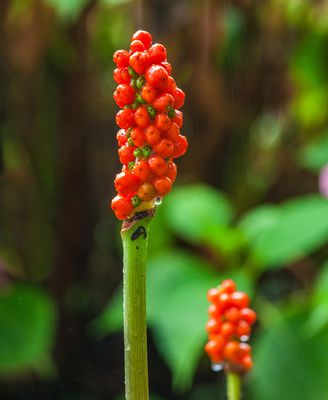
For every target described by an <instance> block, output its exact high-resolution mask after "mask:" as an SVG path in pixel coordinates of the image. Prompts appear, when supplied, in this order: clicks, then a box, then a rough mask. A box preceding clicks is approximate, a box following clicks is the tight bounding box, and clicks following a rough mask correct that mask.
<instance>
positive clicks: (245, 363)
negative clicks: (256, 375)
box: [240, 356, 253, 372]
mask: <svg viewBox="0 0 328 400" xmlns="http://www.w3.org/2000/svg"><path fill="white" fill-rule="evenodd" d="M240 363H241V365H242V367H243V369H244V371H245V372H247V371H249V370H251V369H252V368H253V360H252V357H251V356H245V357H244V358H243V359H242V360H241V362H240Z"/></svg>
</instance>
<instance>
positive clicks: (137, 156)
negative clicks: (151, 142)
mask: <svg viewBox="0 0 328 400" xmlns="http://www.w3.org/2000/svg"><path fill="white" fill-rule="evenodd" d="M133 155H134V156H135V157H136V158H139V157H142V156H143V152H142V150H141V149H139V147H138V148H136V149H135V150H134V152H133Z"/></svg>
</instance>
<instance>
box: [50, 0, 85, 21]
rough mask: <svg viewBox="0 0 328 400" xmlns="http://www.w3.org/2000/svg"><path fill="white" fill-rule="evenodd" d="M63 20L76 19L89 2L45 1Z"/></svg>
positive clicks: (71, 0)
mask: <svg viewBox="0 0 328 400" xmlns="http://www.w3.org/2000/svg"><path fill="white" fill-rule="evenodd" d="M46 1H47V3H49V4H50V5H51V6H53V7H54V9H55V10H56V11H57V12H58V14H59V16H60V17H62V18H63V19H67V20H74V19H76V18H77V17H78V16H79V14H80V12H81V11H82V9H83V7H84V6H85V5H86V4H87V3H88V2H89V0H46Z"/></svg>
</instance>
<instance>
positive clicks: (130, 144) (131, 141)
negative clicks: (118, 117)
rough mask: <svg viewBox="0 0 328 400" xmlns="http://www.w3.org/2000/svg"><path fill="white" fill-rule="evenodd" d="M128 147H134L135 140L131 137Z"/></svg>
mask: <svg viewBox="0 0 328 400" xmlns="http://www.w3.org/2000/svg"><path fill="white" fill-rule="evenodd" d="M128 145H129V146H131V147H132V146H134V143H133V140H132V138H130V137H129V138H128Z"/></svg>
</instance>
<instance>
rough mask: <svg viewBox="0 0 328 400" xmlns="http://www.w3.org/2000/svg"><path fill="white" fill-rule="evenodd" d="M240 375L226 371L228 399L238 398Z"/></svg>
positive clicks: (234, 399)
mask: <svg viewBox="0 0 328 400" xmlns="http://www.w3.org/2000/svg"><path fill="white" fill-rule="evenodd" d="M240 386H241V385H240V375H238V374H235V373H233V372H228V373H227V392H228V400H240V397H241V396H240Z"/></svg>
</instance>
